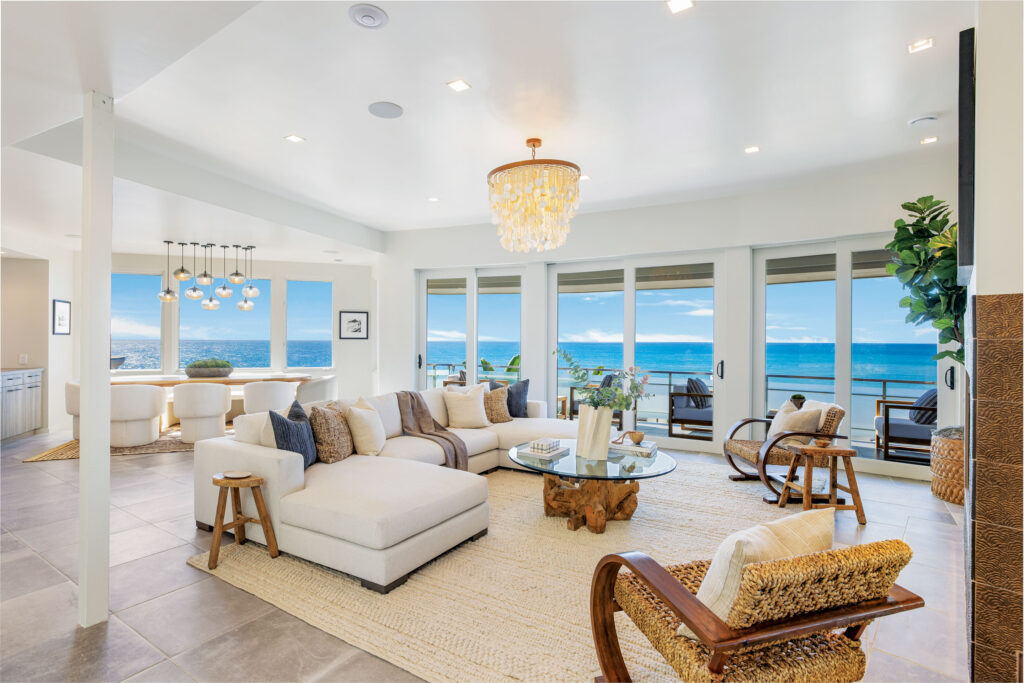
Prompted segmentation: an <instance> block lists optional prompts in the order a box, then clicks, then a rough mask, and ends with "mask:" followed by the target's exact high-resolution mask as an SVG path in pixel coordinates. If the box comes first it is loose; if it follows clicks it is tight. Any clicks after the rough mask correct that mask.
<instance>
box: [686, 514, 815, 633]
mask: <svg viewBox="0 0 1024 683" xmlns="http://www.w3.org/2000/svg"><path fill="white" fill-rule="evenodd" d="M834 528H835V508H825V509H822V510H809V511H807V512H801V513H799V514H796V515H792V516H790V517H785V518H783V519H779V520H776V521H774V522H767V523H765V524H758V525H757V526H755V527H751V528H750V529H744V530H743V531H737V532H736V533H734V534H732V535H731V536H729V537H728V538H726V539H725V540H724V541H722V545H720V546H718V550H717V551H716V552H715V557H714V559H712V560H711V566H710V567H708V573H707V574H705V575H704V580H703V581H702V582H701V584H700V589H699V590H698V591H697V599H698V600H700V601H701V602H702V603H704V604H705V605H706V606H707V607H708V608H709V609H710V610H711V611H712V612H714V613H715V615H716V616H718V618H719V619H721V620H722V621H724V622H726V623H729V612H731V611H732V606H733V603H734V602H736V594H737V593H738V592H739V589H740V579H741V578H742V576H743V568H744V567H745V566H747V565H748V564H754V563H756V562H768V561H770V560H782V559H785V558H787V557H795V556H797V555H807V554H808V553H819V552H822V551H824V550H830V549H831V548H832V532H833V530H834ZM677 633H679V635H681V636H686V637H687V638H694V639H696V638H697V635H696V634H695V633H694V632H693V631H691V630H690V627H688V626H687V625H686V624H680V625H679V629H678V630H677Z"/></svg>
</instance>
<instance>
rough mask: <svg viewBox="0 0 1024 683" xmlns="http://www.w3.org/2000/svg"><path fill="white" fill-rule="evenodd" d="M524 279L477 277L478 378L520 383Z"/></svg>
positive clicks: (509, 276) (513, 276) (503, 276)
mask: <svg viewBox="0 0 1024 683" xmlns="http://www.w3.org/2000/svg"><path fill="white" fill-rule="evenodd" d="M521 316H522V277H521V276H519V275H480V276H478V277H477V322H476V340H477V355H478V356H479V361H478V363H477V377H478V378H480V379H481V380H484V379H488V380H498V381H502V382H508V383H513V382H517V381H519V379H520V372H521V361H522V355H521V352H520V349H521V331H520V326H521V324H520V319H521Z"/></svg>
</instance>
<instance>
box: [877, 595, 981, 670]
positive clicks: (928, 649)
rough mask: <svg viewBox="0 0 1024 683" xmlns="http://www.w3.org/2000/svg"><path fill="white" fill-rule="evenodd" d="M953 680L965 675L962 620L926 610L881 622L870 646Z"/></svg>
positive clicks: (900, 615) (895, 615) (922, 609)
mask: <svg viewBox="0 0 1024 683" xmlns="http://www.w3.org/2000/svg"><path fill="white" fill-rule="evenodd" d="M879 651H881V652H885V653H886V654H890V655H896V656H898V657H900V658H901V659H905V660H906V661H908V662H911V663H913V664H917V665H919V666H923V667H925V668H927V669H931V670H932V671H936V672H938V673H940V674H943V675H945V676H948V677H950V678H955V679H963V678H964V677H965V676H966V673H967V633H966V627H965V625H964V617H963V616H962V615H959V616H949V615H946V614H944V613H943V612H938V611H936V610H933V609H931V608H929V607H922V608H921V609H915V610H913V611H910V612H903V613H900V614H894V615H892V616H888V617H885V618H883V619H881V621H880V623H879V624H878V633H877V635H876V636H875V642H874V645H873V647H872V654H874V653H877V652H879Z"/></svg>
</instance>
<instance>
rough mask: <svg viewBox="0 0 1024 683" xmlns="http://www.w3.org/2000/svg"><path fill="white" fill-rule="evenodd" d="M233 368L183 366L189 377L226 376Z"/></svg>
mask: <svg viewBox="0 0 1024 683" xmlns="http://www.w3.org/2000/svg"><path fill="white" fill-rule="evenodd" d="M232 370H234V368H185V374H186V375H188V376H189V377H228V376H229V375H230V374H231V371H232Z"/></svg>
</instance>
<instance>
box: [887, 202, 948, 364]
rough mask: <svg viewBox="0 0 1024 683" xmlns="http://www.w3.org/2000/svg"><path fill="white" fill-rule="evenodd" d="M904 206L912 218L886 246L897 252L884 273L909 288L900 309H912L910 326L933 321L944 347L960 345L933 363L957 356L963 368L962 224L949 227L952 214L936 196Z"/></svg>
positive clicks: (899, 221)
mask: <svg viewBox="0 0 1024 683" xmlns="http://www.w3.org/2000/svg"><path fill="white" fill-rule="evenodd" d="M902 208H903V210H904V211H906V212H907V213H909V214H910V219H911V220H910V221H909V222H908V221H907V220H905V219H903V218H900V219H897V221H896V223H895V226H894V227H895V228H896V235H895V236H894V237H893V240H892V241H891V242H889V244H887V245H885V248H886V249H887V250H888V251H889V252H890V253H891V254H892V261H891V262H890V263H888V264H887V265H886V267H885V270H886V272H887V273H889V274H890V275H893V276H895V277H896V279H897V280H899V281H900V284H902V285H903V287H904V288H905V289H906V290H907V295H906V296H904V297H903V298H902V299H900V307H901V308H907V309H909V312H908V313H907V322H908V323H914V324H915V325H920V324H922V323H928V322H930V323H931V324H932V327H934V328H935V329H937V330H938V331H939V338H938V343H939V344H940V345H941V344H948V343H950V342H953V343H956V344H957V345H958V348H956V349H946V350H944V351H940V352H939V353H937V354H935V356H933V358H932V359H933V360H940V359H942V358H952V359H953V360H954V361H956V362H957V363H960V364H961V365H963V362H964V314H965V313H966V311H967V288H966V287H963V286H961V285H959V284H957V256H956V233H957V225H956V223H953V224H952V225H951V224H950V215H951V213H952V211H951V210H950V209H949V206H948V205H947V204H946V203H945V202H944V201H942V200H940V199H935V197H933V196H931V195H929V196H927V197H920V198H919V199H918V200H917V201H915V202H906V203H904V204H902Z"/></svg>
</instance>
